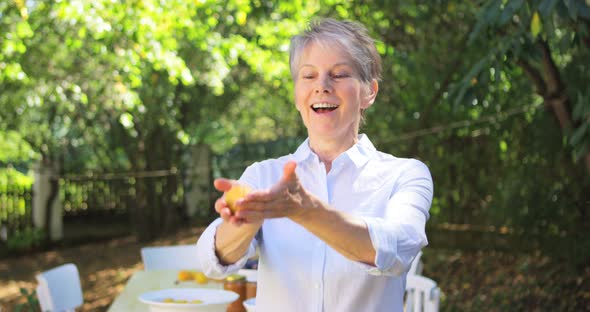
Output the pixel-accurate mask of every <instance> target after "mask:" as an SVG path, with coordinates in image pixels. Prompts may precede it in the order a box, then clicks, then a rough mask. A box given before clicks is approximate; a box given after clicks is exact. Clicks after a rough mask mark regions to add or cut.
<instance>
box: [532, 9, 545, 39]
mask: <svg viewBox="0 0 590 312" xmlns="http://www.w3.org/2000/svg"><path fill="white" fill-rule="evenodd" d="M542 27H543V25H542V24H541V17H540V16H539V13H537V12H535V13H533V17H532V19H531V35H532V36H533V38H537V36H538V35H539V34H540V33H541V28H542Z"/></svg>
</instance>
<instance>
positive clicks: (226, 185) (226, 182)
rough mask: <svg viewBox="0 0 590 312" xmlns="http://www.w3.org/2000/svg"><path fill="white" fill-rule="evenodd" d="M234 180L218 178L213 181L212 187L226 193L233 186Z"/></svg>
mask: <svg viewBox="0 0 590 312" xmlns="http://www.w3.org/2000/svg"><path fill="white" fill-rule="evenodd" d="M234 182H235V181H234V180H230V179H224V178H218V179H215V181H213V186H215V189H217V190H218V191H220V192H227V191H229V190H230V189H231V187H232V186H233V185H234Z"/></svg>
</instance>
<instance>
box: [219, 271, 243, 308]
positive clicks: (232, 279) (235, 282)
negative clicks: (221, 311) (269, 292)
mask: <svg viewBox="0 0 590 312" xmlns="http://www.w3.org/2000/svg"><path fill="white" fill-rule="evenodd" d="M223 289H225V290H229V291H233V292H235V293H237V294H238V295H239V297H238V299H236V301H234V302H232V303H230V304H229V306H228V307H227V310H226V311H227V312H246V308H244V304H243V302H244V300H246V277H245V276H243V275H239V274H232V275H230V276H228V277H227V278H226V279H225V280H224V282H223Z"/></svg>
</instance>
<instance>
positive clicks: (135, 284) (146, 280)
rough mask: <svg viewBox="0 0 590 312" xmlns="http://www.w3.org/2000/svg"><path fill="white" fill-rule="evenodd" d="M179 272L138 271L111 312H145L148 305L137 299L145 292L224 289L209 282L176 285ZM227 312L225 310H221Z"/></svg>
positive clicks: (110, 308) (110, 309) (115, 302)
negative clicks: (181, 289)
mask: <svg viewBox="0 0 590 312" xmlns="http://www.w3.org/2000/svg"><path fill="white" fill-rule="evenodd" d="M177 274H178V270H153V271H137V272H135V273H133V275H132V276H131V278H130V279H129V281H127V284H126V285H125V289H124V290H123V292H121V294H119V296H117V298H116V299H115V301H114V302H113V304H112V305H111V306H110V307H109V309H108V311H109V312H140V311H141V312H144V311H148V305H146V304H145V303H143V302H141V301H139V299H137V297H138V296H139V295H141V294H142V293H144V292H147V291H153V290H160V289H167V288H213V289H223V283H221V282H215V281H209V283H207V284H198V283H196V282H180V283H178V284H175V283H174V282H175V281H176V275H177ZM220 312H225V309H222V310H220Z"/></svg>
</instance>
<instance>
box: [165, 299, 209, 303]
mask: <svg viewBox="0 0 590 312" xmlns="http://www.w3.org/2000/svg"><path fill="white" fill-rule="evenodd" d="M162 302H165V303H192V304H201V303H203V300H198V299H195V300H184V299H173V298H164V300H162Z"/></svg>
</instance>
